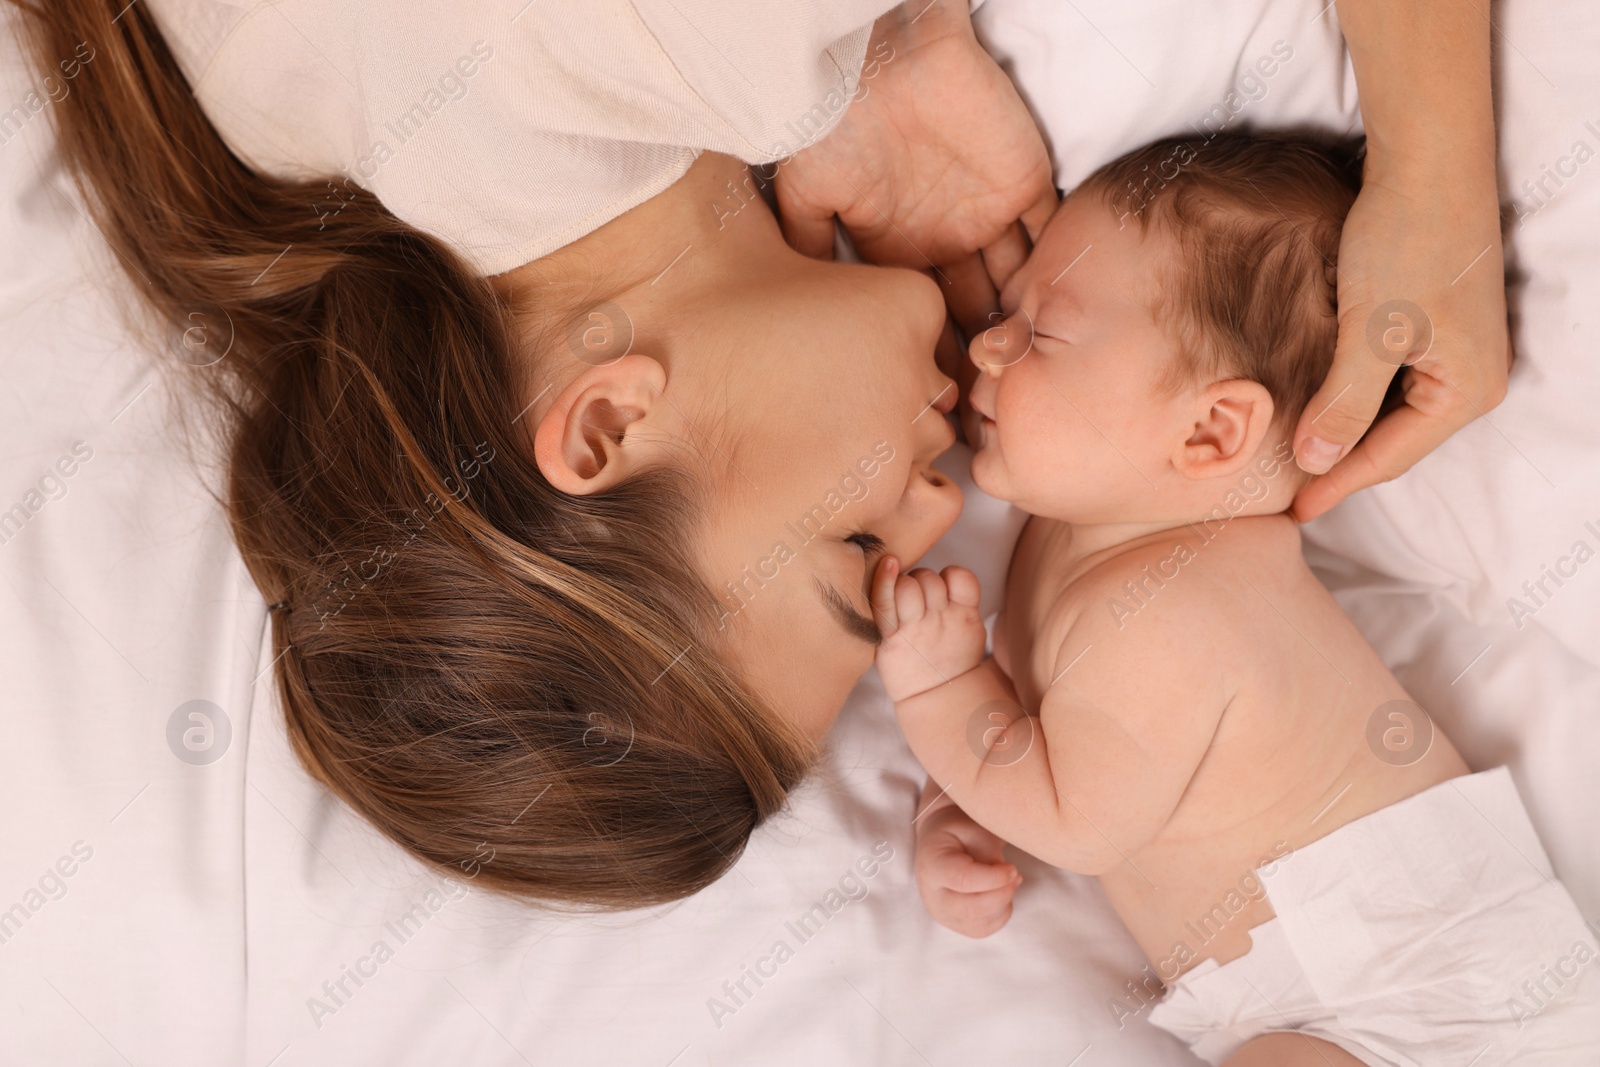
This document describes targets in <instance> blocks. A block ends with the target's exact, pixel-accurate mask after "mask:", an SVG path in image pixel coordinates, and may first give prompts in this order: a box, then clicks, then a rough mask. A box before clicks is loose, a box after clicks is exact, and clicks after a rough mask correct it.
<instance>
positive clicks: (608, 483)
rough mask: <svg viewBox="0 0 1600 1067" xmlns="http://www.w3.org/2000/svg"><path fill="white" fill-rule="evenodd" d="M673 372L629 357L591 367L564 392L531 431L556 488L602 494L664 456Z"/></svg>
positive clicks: (641, 357) (547, 476)
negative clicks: (669, 377) (665, 392)
mask: <svg viewBox="0 0 1600 1067" xmlns="http://www.w3.org/2000/svg"><path fill="white" fill-rule="evenodd" d="M666 385H667V372H666V369H665V368H664V367H662V366H661V364H660V363H659V362H657V361H656V360H654V359H652V358H650V357H649V356H645V355H640V354H638V353H631V354H629V355H626V356H623V357H621V358H620V359H615V360H612V361H611V362H609V363H606V364H604V365H602V366H598V367H588V368H586V369H585V370H584V372H583V373H582V374H580V375H578V376H577V378H575V379H573V381H572V382H571V383H570V384H569V385H568V386H567V387H566V388H565V389H563V390H562V391H561V393H560V395H558V396H557V397H556V398H555V401H554V402H553V403H552V404H551V405H550V408H549V410H547V411H546V412H545V413H544V415H543V417H542V418H540V419H539V426H538V429H536V430H535V431H534V434H533V458H534V462H535V463H537V464H538V466H539V473H540V474H543V475H544V477H545V480H546V481H548V482H549V483H550V484H551V485H552V486H554V487H555V488H556V489H558V490H560V491H561V492H563V493H568V494H571V495H572V496H588V495H590V494H592V493H603V492H605V491H606V490H608V489H611V488H613V487H615V486H617V485H619V484H620V483H622V482H624V481H626V480H627V479H628V478H631V477H633V476H634V475H635V474H638V473H639V472H640V471H641V470H643V469H644V468H646V467H648V466H651V465H652V464H654V463H656V462H657V461H659V459H660V458H661V456H660V452H661V446H662V443H663V442H664V441H666V440H669V439H670V437H671V435H670V433H669V432H668V430H669V428H668V427H665V426H663V425H661V424H662V423H663V421H664V420H665V419H666V417H667V412H668V411H670V410H671V405H669V404H667V403H666V402H665V401H664V400H663V398H662V390H664V389H665V388H666Z"/></svg>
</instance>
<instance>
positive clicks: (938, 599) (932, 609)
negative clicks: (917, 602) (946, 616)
mask: <svg viewBox="0 0 1600 1067" xmlns="http://www.w3.org/2000/svg"><path fill="white" fill-rule="evenodd" d="M906 577H908V578H915V579H916V580H917V584H918V585H920V586H922V599H923V602H924V603H926V604H927V605H928V612H929V614H937V613H938V612H941V611H943V610H944V609H945V607H946V606H947V605H948V604H949V603H950V600H949V597H948V596H947V595H946V594H945V590H944V579H943V578H941V577H939V572H938V571H933V570H929V569H928V568H927V567H918V568H917V569H916V570H914V571H912V572H911V573H910V574H908V575H907V576H906Z"/></svg>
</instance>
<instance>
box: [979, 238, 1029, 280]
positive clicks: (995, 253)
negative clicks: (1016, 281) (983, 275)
mask: <svg viewBox="0 0 1600 1067" xmlns="http://www.w3.org/2000/svg"><path fill="white" fill-rule="evenodd" d="M1028 248H1029V244H1028V237H1027V235H1026V234H1025V233H1024V232H1023V230H1022V226H1021V225H1020V224H1018V223H1015V222H1013V223H1012V224H1011V225H1010V226H1007V227H1006V228H1005V232H1004V233H1002V234H1001V235H1000V236H999V237H998V238H996V239H995V240H994V241H993V242H992V243H990V244H989V245H988V246H986V247H985V248H984V249H983V266H984V269H985V270H987V271H988V272H989V281H990V283H991V284H992V285H993V286H994V288H995V291H996V292H998V291H999V290H1001V289H1004V288H1005V287H1006V282H1008V281H1010V280H1011V276H1012V275H1013V274H1015V273H1017V270H1018V269H1019V268H1021V266H1022V264H1023V263H1024V262H1025V261H1026V260H1027V258H1028Z"/></svg>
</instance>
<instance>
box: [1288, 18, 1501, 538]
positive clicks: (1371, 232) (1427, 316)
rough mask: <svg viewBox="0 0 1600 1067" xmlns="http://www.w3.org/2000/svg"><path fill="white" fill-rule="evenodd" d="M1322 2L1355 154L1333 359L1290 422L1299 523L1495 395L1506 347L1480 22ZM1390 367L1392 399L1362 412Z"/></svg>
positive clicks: (1451, 428) (1376, 398)
mask: <svg viewBox="0 0 1600 1067" xmlns="http://www.w3.org/2000/svg"><path fill="white" fill-rule="evenodd" d="M1338 5H1339V25H1340V28H1341V30H1342V31H1343V32H1344V37H1345V43H1346V44H1347V45H1348V46H1349V49H1350V59H1351V62H1352V64H1353V65H1354V67H1355V75H1356V85H1357V88H1358V89H1359V91H1360V97H1361V115H1362V118H1363V120H1364V124H1365V127H1366V133H1367V158H1366V166H1365V173H1364V175H1363V183H1362V189H1361V194H1360V195H1359V196H1358V197H1357V198H1356V202H1355V205H1354V207H1352V208H1351V210H1350V215H1349V217H1348V218H1347V219H1346V220H1345V224H1344V233H1343V237H1342V238H1341V240H1340V242H1339V262H1338V298H1339V340H1338V344H1337V346H1336V348H1335V350H1334V357H1333V367H1332V369H1331V370H1330V371H1329V373H1328V379H1327V381H1326V382H1325V383H1324V384H1323V386H1322V388H1321V390H1320V391H1318V393H1317V394H1316V396H1314V397H1312V398H1311V402H1310V403H1309V404H1307V405H1306V410H1305V412H1304V413H1303V414H1302V415H1301V416H1300V424H1299V426H1298V427H1297V428H1296V429H1295V434H1294V449H1295V457H1296V459H1297V460H1298V461H1299V464H1300V466H1301V467H1303V468H1304V469H1306V470H1308V471H1310V472H1311V473H1312V474H1315V475H1317V476H1318V477H1315V478H1313V479H1312V480H1311V481H1310V482H1309V483H1307V484H1306V486H1305V487H1304V488H1302V489H1301V490H1300V493H1299V495H1298V496H1296V498H1295V502H1294V509H1293V511H1294V516H1295V518H1297V519H1299V520H1301V521H1302V522H1303V521H1305V520H1307V519H1312V518H1315V517H1316V516H1318V515H1320V514H1322V513H1323V512H1325V511H1327V510H1328V509H1329V508H1331V507H1333V506H1334V505H1335V504H1337V503H1338V502H1339V501H1341V500H1343V499H1344V498H1345V497H1347V496H1349V495H1350V494H1351V493H1354V492H1355V491H1356V490H1358V489H1365V488H1366V487H1367V486H1370V485H1375V484H1377V483H1378V482H1384V481H1388V480H1389V479H1391V478H1394V477H1396V476H1398V475H1400V474H1402V473H1404V472H1405V471H1407V470H1409V469H1410V468H1411V466H1412V464H1414V463H1416V462H1417V460H1419V459H1421V458H1422V457H1423V456H1425V455H1427V454H1428V453H1429V452H1431V451H1433V449H1435V448H1437V447H1438V446H1439V444H1440V443H1441V442H1443V441H1444V440H1445V438H1447V437H1449V436H1450V435H1451V434H1453V433H1454V432H1455V431H1457V430H1459V429H1460V428H1461V427H1463V426H1465V425H1466V424H1467V423H1469V422H1471V421H1472V420H1473V419H1475V418H1477V417H1478V416H1480V415H1482V414H1483V413H1484V412H1485V411H1487V410H1489V409H1490V408H1492V407H1494V406H1495V405H1496V404H1498V403H1499V402H1500V400H1501V398H1502V397H1504V396H1505V391H1506V379H1507V375H1508V373H1509V371H1510V360H1511V341H1510V336H1509V333H1508V331H1507V327H1506V297H1505V267H1504V263H1503V259H1502V254H1501V245H1500V212H1499V203H1498V199H1497V194H1496V188H1495V134H1494V111H1493V105H1492V102H1491V96H1490V82H1489V23H1488V20H1487V19H1485V18H1484V17H1483V16H1482V15H1481V14H1480V13H1479V12H1478V10H1477V9H1476V8H1474V7H1473V6H1472V5H1470V4H1461V3H1458V2H1457V0H1409V2H1408V3H1404V4H1396V3H1392V2H1391V0H1338ZM1402 366H1404V370H1403V371H1402V372H1401V373H1403V374H1404V375H1405V377H1404V379H1403V381H1402V385H1403V388H1404V393H1405V403H1404V404H1402V405H1400V406H1398V407H1397V408H1395V409H1394V410H1393V411H1391V412H1389V413H1388V414H1386V415H1384V416H1383V417H1382V418H1380V419H1378V420H1377V421H1376V422H1374V421H1373V418H1374V416H1375V415H1377V413H1378V409H1379V406H1380V405H1381V404H1382V402H1383V398H1384V393H1385V391H1386V390H1387V389H1388V387H1389V383H1390V381H1391V380H1392V379H1393V377H1394V375H1395V372H1396V371H1397V370H1399V369H1400V368H1401V367H1402ZM1369 426H1370V427H1371V429H1370V430H1369V429H1368V427H1369ZM1363 434H1365V435H1366V436H1365V437H1363V436H1362V435H1363ZM1358 441H1359V443H1357V442H1358Z"/></svg>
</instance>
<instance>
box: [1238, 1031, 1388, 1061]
mask: <svg viewBox="0 0 1600 1067" xmlns="http://www.w3.org/2000/svg"><path fill="white" fill-rule="evenodd" d="M1222 1067H1366V1064H1364V1063H1362V1062H1361V1061H1360V1060H1358V1059H1356V1058H1355V1057H1354V1056H1352V1055H1350V1053H1348V1052H1346V1051H1345V1050H1344V1049H1342V1048H1340V1047H1339V1046H1338V1045H1330V1044H1329V1043H1328V1042H1326V1041H1320V1040H1318V1039H1317V1038H1314V1037H1307V1036H1306V1035H1305V1034H1297V1033H1281V1034H1263V1035H1262V1036H1260V1037H1258V1038H1256V1039H1255V1040H1254V1041H1250V1042H1247V1043H1246V1044H1245V1046H1244V1047H1243V1048H1241V1049H1240V1050H1239V1051H1238V1052H1235V1053H1234V1054H1233V1055H1232V1056H1230V1057H1228V1059H1227V1060H1225V1061H1224V1062H1223V1064H1222Z"/></svg>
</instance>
